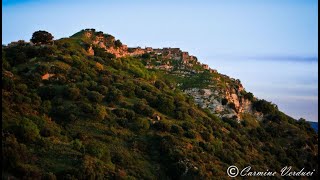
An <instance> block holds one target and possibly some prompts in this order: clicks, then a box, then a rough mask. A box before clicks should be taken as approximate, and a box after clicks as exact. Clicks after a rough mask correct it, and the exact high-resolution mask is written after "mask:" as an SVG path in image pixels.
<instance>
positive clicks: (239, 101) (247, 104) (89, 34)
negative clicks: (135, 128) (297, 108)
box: [77, 29, 262, 120]
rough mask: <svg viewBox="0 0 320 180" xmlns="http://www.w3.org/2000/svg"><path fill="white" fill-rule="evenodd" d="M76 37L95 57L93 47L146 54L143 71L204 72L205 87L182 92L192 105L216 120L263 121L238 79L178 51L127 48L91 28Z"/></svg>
mask: <svg viewBox="0 0 320 180" xmlns="http://www.w3.org/2000/svg"><path fill="white" fill-rule="evenodd" d="M77 36H82V37H83V39H84V40H85V41H86V42H87V43H89V44H90V45H89V48H87V52H88V54H89V55H94V50H93V47H99V48H102V49H104V50H105V51H106V52H108V53H111V54H113V55H115V57H116V58H120V57H126V56H143V55H145V58H144V59H145V62H144V63H145V67H146V68H148V69H157V70H163V71H165V72H166V73H169V74H172V75H175V76H180V77H192V76H194V75H195V74H199V73H203V72H205V71H207V72H209V73H211V74H212V75H213V77H212V79H209V80H208V81H209V83H208V84H207V86H205V87H201V88H199V87H189V88H186V89H184V92H185V93H186V94H188V95H190V96H192V97H193V98H194V99H195V103H197V104H198V105H199V106H200V107H202V108H207V109H209V110H210V111H211V112H212V113H215V114H217V115H218V116H219V117H225V118H234V119H237V120H241V115H242V114H243V113H249V114H252V115H254V116H255V117H256V118H257V119H261V118H262V114H261V113H258V112H256V111H254V110H253V108H252V102H251V101H250V100H249V99H248V98H245V97H244V94H245V93H246V92H245V89H244V88H243V86H242V84H241V82H240V81H239V80H235V79H233V78H230V77H228V76H226V75H222V74H220V73H218V72H217V70H215V69H212V68H210V67H209V66H208V65H206V64H202V63H200V62H199V61H198V58H197V57H195V56H192V55H189V53H188V52H184V51H182V50H180V48H170V47H169V48H156V49H154V48H152V47H146V48H141V47H128V46H127V45H125V44H122V43H116V41H118V42H120V41H119V40H115V37H113V36H111V35H108V34H103V33H102V32H96V31H95V30H94V29H85V30H82V31H80V32H79V33H78V34H77ZM200 81H202V80H201V79H200ZM217 84H219V85H220V86H217Z"/></svg>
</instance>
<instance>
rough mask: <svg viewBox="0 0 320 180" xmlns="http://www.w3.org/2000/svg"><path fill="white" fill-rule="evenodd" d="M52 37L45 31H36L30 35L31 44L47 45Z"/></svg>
mask: <svg viewBox="0 0 320 180" xmlns="http://www.w3.org/2000/svg"><path fill="white" fill-rule="evenodd" d="M52 39H53V36H52V34H51V33H49V32H47V31H36V32H34V33H33V34H32V38H31V39H30V41H31V42H33V43H35V44H48V43H50V42H51V41H52Z"/></svg>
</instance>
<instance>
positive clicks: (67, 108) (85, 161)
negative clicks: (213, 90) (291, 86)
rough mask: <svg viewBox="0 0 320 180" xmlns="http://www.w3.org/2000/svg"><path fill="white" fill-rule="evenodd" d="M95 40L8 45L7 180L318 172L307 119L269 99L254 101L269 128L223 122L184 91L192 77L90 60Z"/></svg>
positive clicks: (129, 62) (101, 55) (137, 63)
mask: <svg viewBox="0 0 320 180" xmlns="http://www.w3.org/2000/svg"><path fill="white" fill-rule="evenodd" d="M106 37H110V35H109V36H107V35H106ZM87 43H88V42H85V40H84V39H82V38H81V34H80V35H79V33H78V34H76V35H75V36H72V37H71V38H64V39H60V40H56V41H55V42H54V45H46V46H37V45H30V44H28V43H25V42H20V43H18V44H17V45H15V46H3V47H2V83H3V88H2V97H3V99H2V158H3V163H2V174H3V178H8V177H16V178H30V179H41V178H42V179H117V178H123V179H178V178H181V179H212V178H214V177H216V178H219V179H224V178H227V175H226V169H227V168H228V167H229V166H230V165H236V166H238V167H245V166H248V165H251V166H252V167H253V169H255V170H266V169H269V170H273V171H279V170H280V169H281V168H282V167H284V166H288V165H291V166H293V168H294V170H300V169H301V168H305V169H306V170H313V169H317V168H318V163H317V159H318V152H317V151H318V142H317V141H318V135H317V134H316V133H315V132H314V131H313V130H312V128H311V127H310V125H309V124H308V123H306V122H305V121H303V120H301V121H296V120H294V119H292V118H290V117H288V116H286V115H285V114H283V113H282V112H280V111H278V109H277V107H276V106H275V105H272V104H271V103H269V102H267V101H265V100H255V102H254V108H255V109H256V110H257V111H258V112H262V113H263V114H265V115H266V116H265V118H264V120H262V121H256V119H255V118H254V117H253V116H252V115H250V114H245V115H244V116H243V117H244V118H243V120H241V123H238V122H237V121H236V120H234V119H223V120H222V119H220V118H218V117H217V116H215V115H214V114H212V113H210V112H209V111H208V110H204V109H201V108H199V107H198V106H196V105H195V103H194V101H193V99H192V98H191V97H188V96H186V95H185V94H183V93H182V92H181V91H180V90H179V87H178V86H176V84H177V83H178V82H177V81H187V79H183V78H182V79H174V78H172V77H171V78H168V76H162V75H163V73H162V72H161V71H156V70H147V69H146V68H145V67H144V65H143V62H142V60H141V59H143V58H149V57H148V56H146V55H144V57H136V58H133V57H127V58H118V59H116V58H115V57H114V56H112V55H110V54H108V53H105V52H104V51H103V50H99V49H98V48H96V49H95V52H97V53H95V55H94V56H89V55H87V52H86V48H87V47H86V44H87ZM120 43H121V42H120V41H119V42H115V45H116V46H119V45H120ZM46 74H47V75H51V76H52V77H51V78H48V79H46V78H44V79H42V77H43V75H46ZM205 76H208V75H207V74H205V72H204V73H203V74H200V75H197V76H194V78H192V79H189V81H190V82H192V83H195V84H197V83H200V82H202V81H203V80H205V78H203V77H205ZM222 78H224V77H222ZM199 81H200V82H199ZM185 84H187V83H185ZM188 85H189V86H192V84H188ZM246 96H247V98H249V99H251V100H253V96H252V94H247V95H246Z"/></svg>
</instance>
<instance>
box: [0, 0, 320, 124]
mask: <svg viewBox="0 0 320 180" xmlns="http://www.w3.org/2000/svg"><path fill="white" fill-rule="evenodd" d="M2 5H3V6H2V44H7V43H9V42H11V41H17V40H20V39H23V40H26V41H29V39H30V38H31V36H32V33H33V32H34V31H37V30H46V31H48V32H50V33H52V34H53V36H54V37H55V39H59V38H62V37H68V36H71V35H72V34H74V33H76V32H78V31H80V30H81V29H85V28H95V29H96V30H101V31H103V32H105V33H108V34H112V35H113V36H115V37H116V38H118V39H120V40H121V41H122V42H123V43H124V44H127V45H128V46H129V47H133V46H141V47H144V46H152V47H155V48H160V47H179V48H181V49H182V50H184V51H188V52H189V53H190V54H192V55H195V56H197V57H198V59H199V61H200V62H202V63H206V64H208V65H209V66H210V67H211V68H213V69H217V70H218V72H220V73H223V74H226V75H229V76H231V77H234V78H236V79H240V80H241V82H242V83H243V85H244V87H245V89H246V90H247V91H250V92H252V93H253V94H255V95H256V96H257V97H258V98H261V99H266V100H269V101H272V102H274V103H276V104H277V105H278V107H279V109H280V110H282V111H284V112H285V113H287V114H288V115H290V116H292V117H294V118H300V117H303V118H305V119H307V120H309V121H318V110H317V109H318V75H317V74H318V67H317V65H318V1H317V0H265V1H263V0H242V1H238V0H223V1H222V0H221V1H215V0H184V1H182V0H161V1H160V0H157V1H153V0H148V1H147V0H136V1H130V0H106V1H101V0H100V1H99V0H91V1H84V0H77V1H76V0H68V1H65V0H41V1H40V0H3V1H2Z"/></svg>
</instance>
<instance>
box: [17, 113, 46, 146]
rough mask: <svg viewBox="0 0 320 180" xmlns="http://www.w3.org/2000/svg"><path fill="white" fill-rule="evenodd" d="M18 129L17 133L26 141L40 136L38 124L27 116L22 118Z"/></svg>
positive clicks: (31, 140) (34, 139) (32, 140)
mask: <svg viewBox="0 0 320 180" xmlns="http://www.w3.org/2000/svg"><path fill="white" fill-rule="evenodd" d="M17 130H18V132H17V134H18V135H19V136H20V137H21V138H22V139H23V140H24V141H26V142H34V141H36V140H37V139H38V138H39V137H40V134H39V133H40V130H39V129H38V126H37V125H36V124H35V123H33V122H32V121H31V120H30V119H27V118H24V119H22V120H21V122H20V123H19V125H18V127H17Z"/></svg>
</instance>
